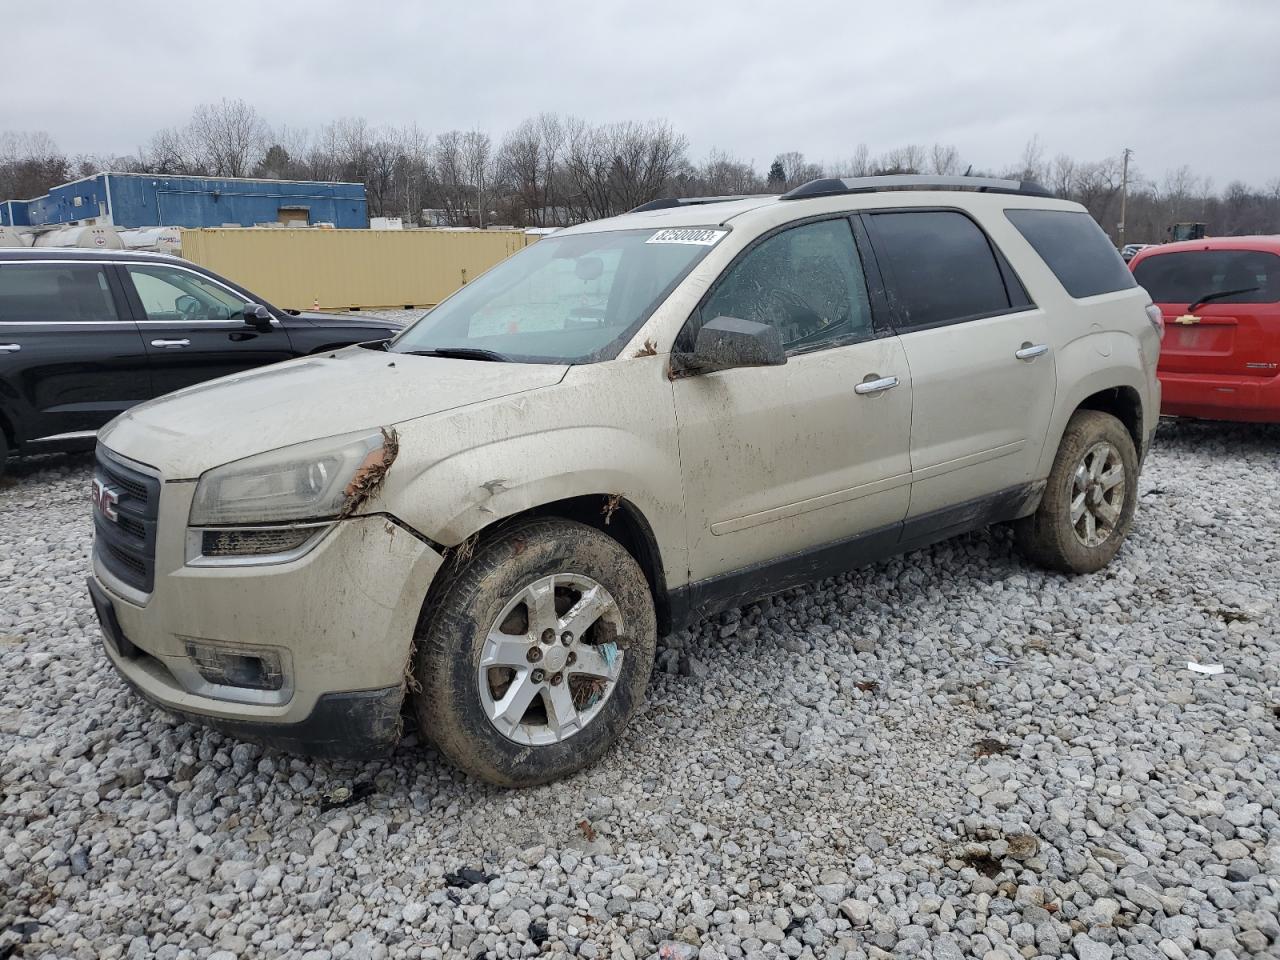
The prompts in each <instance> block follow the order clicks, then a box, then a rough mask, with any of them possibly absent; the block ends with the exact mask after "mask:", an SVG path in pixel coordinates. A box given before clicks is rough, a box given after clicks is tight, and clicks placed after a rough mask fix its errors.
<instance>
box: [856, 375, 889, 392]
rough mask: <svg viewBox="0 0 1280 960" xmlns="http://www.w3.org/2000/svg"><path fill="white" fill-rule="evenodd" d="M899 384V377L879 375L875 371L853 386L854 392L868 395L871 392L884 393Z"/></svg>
mask: <svg viewBox="0 0 1280 960" xmlns="http://www.w3.org/2000/svg"><path fill="white" fill-rule="evenodd" d="M897 385H898V378H897V377H877V376H876V375H875V374H874V373H873V374H871V375H870V376H869V377H868V378H867V379H866V380H863V381H862V382H861V383H860V384H858V385H857V386H856V387H854V388H853V392H854V393H857V394H860V395H861V396H864V397H865V396H866V395H867V394H871V393H884V392H885V391H886V390H892V389H893V388H894V387H896V386H897Z"/></svg>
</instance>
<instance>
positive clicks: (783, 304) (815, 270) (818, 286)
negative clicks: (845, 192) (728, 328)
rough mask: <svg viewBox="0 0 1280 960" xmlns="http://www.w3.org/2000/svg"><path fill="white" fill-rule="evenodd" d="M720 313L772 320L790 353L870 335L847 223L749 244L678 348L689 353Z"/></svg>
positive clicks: (837, 222) (859, 271) (859, 269)
mask: <svg viewBox="0 0 1280 960" xmlns="http://www.w3.org/2000/svg"><path fill="white" fill-rule="evenodd" d="M716 317H737V318H739V319H741V320H755V321H757V322H759V323H768V324H771V325H773V326H775V327H777V328H778V331H779V333H781V335H782V343H783V345H784V346H785V347H786V348H787V351H788V352H789V353H802V352H805V351H807V350H813V349H817V348H819V347H824V346H829V345H831V344H833V343H835V342H840V341H852V340H858V339H866V338H868V337H870V336H871V335H872V325H871V306H870V303H869V301H868V299H867V284H866V280H865V278H864V277H863V273H862V262H861V261H860V260H859V259H858V251H857V248H856V247H855V246H854V242H853V230H852V228H851V227H850V226H849V221H848V220H846V219H844V218H843V217H842V218H840V219H836V220H822V221H819V222H817V223H806V224H804V225H802V226H799V227H792V228H791V229H789V230H784V231H783V232H781V233H778V234H774V235H773V236H771V237H769V238H768V239H766V240H764V241H763V242H761V243H760V244H759V245H757V246H756V247H754V248H753V249H751V250H750V251H749V252H748V253H747V254H746V255H745V256H744V257H742V259H740V260H738V261H737V262H736V263H734V264H733V265H732V266H731V267H730V268H729V270H728V272H727V273H726V274H725V275H724V276H723V277H722V279H721V280H720V282H719V283H718V284H717V286H716V288H715V289H714V290H713V291H712V293H711V296H710V297H709V298H708V299H707V300H706V302H705V303H704V304H703V305H702V309H701V310H700V311H699V314H698V315H697V316H695V317H694V318H693V319H691V320H690V322H689V324H687V325H686V326H685V329H684V331H682V333H681V338H680V339H681V344H680V347H679V349H682V350H691V349H692V348H693V341H694V338H695V337H696V334H697V329H698V327H700V326H701V324H702V323H705V322H706V321H708V320H714V319H715V318H716Z"/></svg>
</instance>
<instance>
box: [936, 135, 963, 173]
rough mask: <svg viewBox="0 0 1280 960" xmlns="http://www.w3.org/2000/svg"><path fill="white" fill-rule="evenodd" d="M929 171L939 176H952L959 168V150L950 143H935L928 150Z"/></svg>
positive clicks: (960, 171)
mask: <svg viewBox="0 0 1280 960" xmlns="http://www.w3.org/2000/svg"><path fill="white" fill-rule="evenodd" d="M929 172H930V173H933V174H936V175H937V176H940V177H954V176H957V175H958V174H960V173H962V172H963V171H962V170H961V168H960V151H959V150H957V149H956V148H955V147H953V146H951V145H950V144H942V143H935V144H934V145H933V147H932V148H930V150H929Z"/></svg>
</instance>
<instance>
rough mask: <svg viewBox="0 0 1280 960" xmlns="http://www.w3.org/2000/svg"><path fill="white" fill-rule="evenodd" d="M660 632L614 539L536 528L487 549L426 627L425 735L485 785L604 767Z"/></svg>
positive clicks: (418, 704)
mask: <svg viewBox="0 0 1280 960" xmlns="http://www.w3.org/2000/svg"><path fill="white" fill-rule="evenodd" d="M656 644H657V630H656V622H655V618H654V610H653V597H652V595H651V593H650V591H649V584H648V581H647V580H646V579H645V576H644V572H643V571H642V570H641V569H640V566H639V565H638V564H637V563H636V561H635V560H634V558H632V556H631V555H630V554H629V553H627V551H626V550H625V549H623V547H622V546H621V545H620V544H619V543H618V542H617V541H615V540H613V539H612V538H611V537H608V536H606V535H605V534H603V533H601V532H600V531H598V530H595V529H593V528H592V527H588V526H586V525H585V524H580V523H574V522H571V521H567V520H550V519H539V520H533V521H529V522H526V523H521V524H517V525H513V526H512V527H510V528H508V529H507V530H504V531H502V532H500V533H499V534H498V535H497V536H495V537H494V538H493V539H492V540H490V541H489V542H487V543H484V544H482V545H481V546H480V547H479V548H478V549H477V551H476V553H475V556H474V557H472V558H471V560H470V561H468V562H467V563H466V564H465V565H464V566H463V567H461V569H459V570H458V571H457V572H456V573H454V574H453V575H452V577H451V580H450V581H449V583H448V585H447V586H446V588H445V590H444V592H443V594H442V595H441V596H440V597H439V598H438V599H435V600H433V609H431V610H430V611H428V613H427V616H426V617H425V618H424V620H423V623H422V624H421V626H420V627H419V631H418V636H417V652H416V655H415V663H414V675H415V679H416V680H417V682H418V685H419V687H420V689H419V692H418V693H417V695H416V697H415V699H414V704H415V710H416V711H417V715H418V721H419V726H420V727H421V729H422V732H423V733H424V734H425V735H426V736H427V737H429V738H430V739H431V740H432V741H434V742H435V744H436V745H437V746H438V747H439V748H440V750H441V752H443V753H444V754H445V756H447V757H448V758H449V759H450V760H452V761H453V762H454V763H456V764H457V765H458V766H460V767H462V768H463V769H464V770H467V771H468V772H469V773H472V774H474V775H475V776H478V777H480V778H482V779H484V780H488V781H489V782H491V783H496V784H499V785H502V786H517V787H518V786H531V785H533V784H538V783H545V782H547V781H548V780H554V779H557V778H558V777H563V776H565V775H566V774H569V773H572V772H573V771H575V770H578V769H579V768H581V767H583V766H586V765H587V764H589V763H591V762H592V761H594V760H596V759H598V758H599V757H600V756H601V755H602V754H603V753H604V752H605V751H606V750H607V749H608V748H609V746H610V745H611V744H612V743H613V741H614V740H616V739H617V737H618V736H619V735H620V734H621V733H622V731H623V729H624V728H625V727H626V724H627V721H628V720H629V719H630V718H631V714H632V713H633V712H634V711H635V708H636V706H637V705H638V704H639V703H640V701H641V699H642V698H643V697H644V689H645V684H646V683H647V681H648V679H649V674H650V671H651V669H652V667H653V656H654V648H655V646H656Z"/></svg>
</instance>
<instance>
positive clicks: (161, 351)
mask: <svg viewBox="0 0 1280 960" xmlns="http://www.w3.org/2000/svg"><path fill="white" fill-rule="evenodd" d="M121 279H122V281H123V283H124V285H125V290H126V292H127V294H128V295H129V298H130V301H131V303H132V305H133V309H134V312H135V314H136V316H137V318H138V323H139V326H140V327H141V329H142V332H143V336H144V338H145V342H146V349H147V353H148V355H149V356H150V358H151V378H152V382H153V383H154V385H155V390H156V393H157V394H165V393H170V392H172V391H174V390H180V389H182V388H183V387H188V386H191V385H192V384H194V383H201V382H203V381H205V380H212V379H214V378H215V377H221V376H226V375H227V374H232V373H238V372H240V371H241V370H247V369H249V368H251V367H260V366H263V365H264V364H268V363H277V362H279V361H281V360H288V359H289V358H290V357H292V356H293V355H294V353H293V346H292V344H291V343H290V341H289V334H288V333H287V332H286V331H285V329H284V327H283V326H281V325H280V323H279V321H277V320H273V321H272V322H271V326H270V328H269V329H266V330H259V329H257V328H256V327H254V326H251V325H250V324H249V323H247V322H246V321H245V317H244V313H243V310H244V306H245V304H246V303H247V302H248V300H247V299H246V298H245V297H244V296H242V295H241V294H240V293H238V292H236V291H235V290H233V289H231V288H230V287H227V286H224V285H223V284H221V283H218V282H217V281H216V280H215V279H213V278H212V277H210V276H208V275H206V274H203V273H200V272H197V271H195V270H193V269H191V268H188V267H183V266H179V265H177V264H171V263H126V264H122V265H121Z"/></svg>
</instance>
